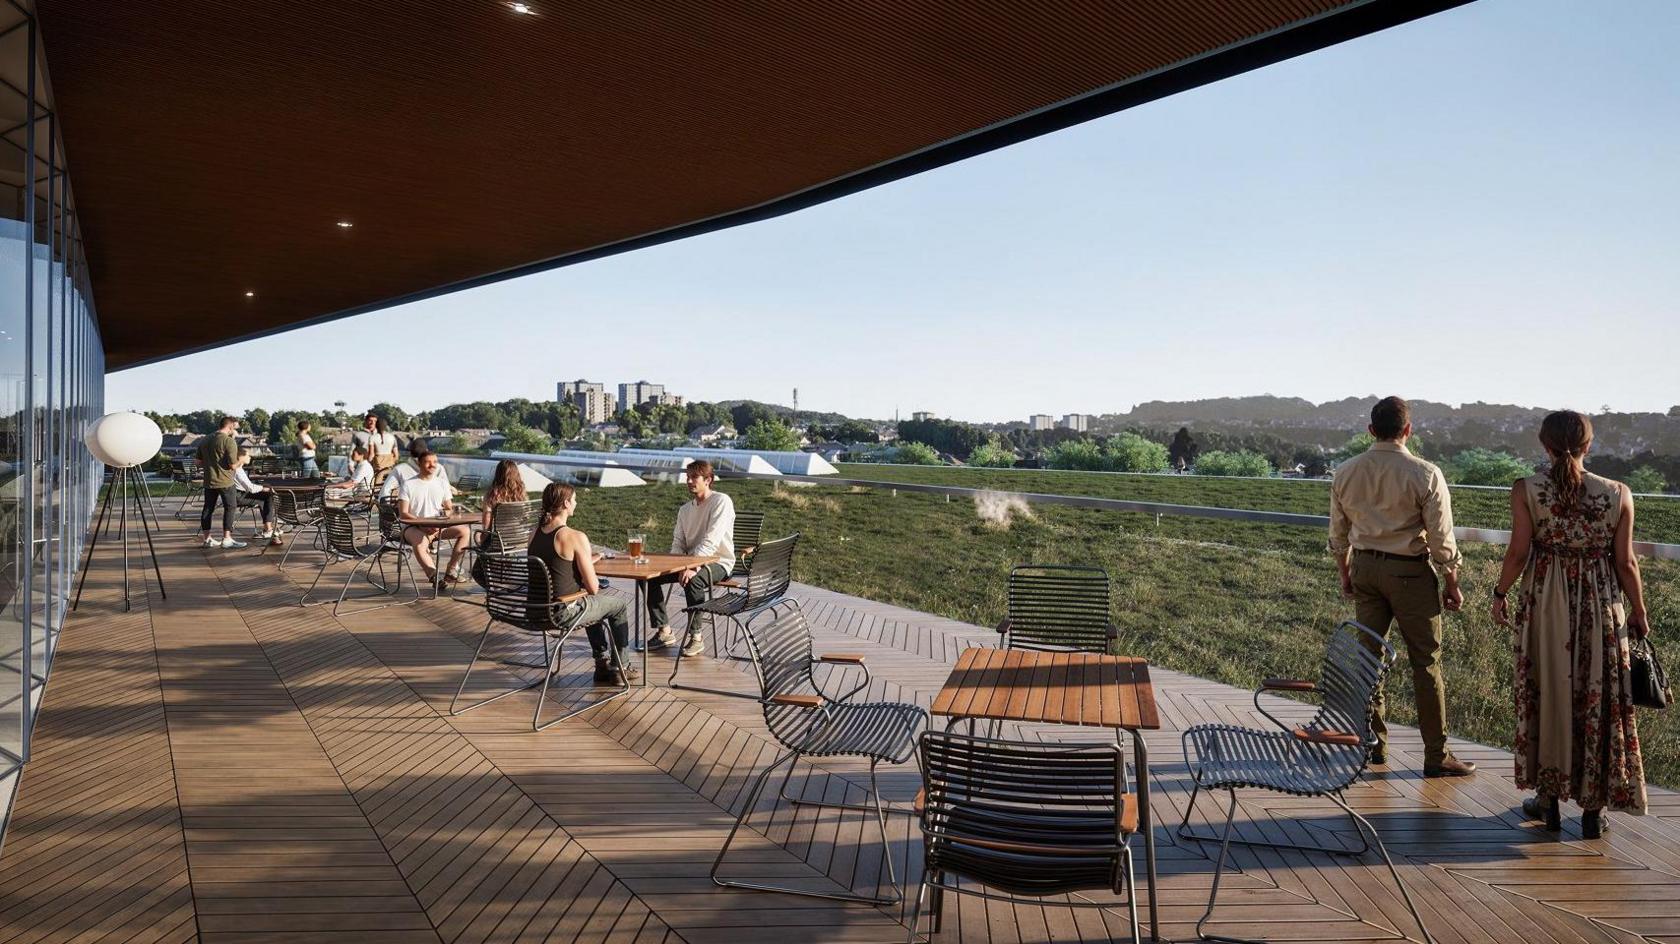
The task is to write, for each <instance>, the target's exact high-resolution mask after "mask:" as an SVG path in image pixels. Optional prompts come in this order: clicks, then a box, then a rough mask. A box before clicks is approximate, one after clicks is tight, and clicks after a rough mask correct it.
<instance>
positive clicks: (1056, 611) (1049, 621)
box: [998, 564, 1119, 655]
mask: <svg viewBox="0 0 1680 944" xmlns="http://www.w3.org/2000/svg"><path fill="white" fill-rule="evenodd" d="M998 632H999V633H1000V634H1002V637H1003V639H1002V644H1003V648H1005V649H1038V650H1062V649H1073V650H1078V651H1081V652H1094V653H1097V654H1099V655H1106V654H1107V653H1108V652H1109V649H1110V647H1111V644H1112V643H1113V642H1114V640H1115V638H1116V637H1117V636H1118V635H1119V633H1118V630H1116V629H1115V627H1114V622H1113V620H1111V619H1110V617H1109V580H1108V573H1107V572H1106V571H1104V570H1103V569H1101V568H1100V567H1074V566H1070V565H1065V564H1019V565H1017V566H1015V567H1014V568H1012V569H1011V570H1010V571H1009V615H1008V616H1007V617H1005V618H1004V620H1003V622H1001V623H999V624H998Z"/></svg>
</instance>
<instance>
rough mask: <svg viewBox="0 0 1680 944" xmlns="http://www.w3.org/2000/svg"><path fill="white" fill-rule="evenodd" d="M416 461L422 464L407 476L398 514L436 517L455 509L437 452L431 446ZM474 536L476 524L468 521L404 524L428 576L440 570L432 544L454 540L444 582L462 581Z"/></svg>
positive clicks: (400, 494) (427, 577) (415, 555)
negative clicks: (445, 523) (463, 522)
mask: <svg viewBox="0 0 1680 944" xmlns="http://www.w3.org/2000/svg"><path fill="white" fill-rule="evenodd" d="M415 462H416V463H417V464H418V466H419V468H418V469H417V470H416V471H415V474H414V475H412V476H409V477H408V478H406V479H404V480H403V483H402V491H400V492H399V493H398V495H397V514H399V515H401V516H402V517H404V518H435V517H438V516H440V515H446V514H448V513H449V512H451V511H452V510H454V501H453V496H452V494H451V492H450V488H449V480H448V479H447V478H445V477H444V475H443V469H441V468H439V467H438V458H437V456H435V455H432V453H431V451H430V450H428V451H427V452H426V453H425V454H424V455H422V456H420V457H419V458H418V459H416V460H415ZM471 538H472V527H471V526H469V525H464V524H457V525H447V526H445V525H432V524H428V525H418V524H411V525H409V526H407V527H405V528H403V540H404V541H407V542H408V543H409V544H410V545H411V546H412V547H413V548H414V558H415V560H418V561H419V562H420V569H421V571H423V572H424V573H425V574H426V579H427V580H431V581H436V580H437V574H438V567H437V559H436V558H435V557H433V555H432V547H433V546H434V545H435V544H437V543H438V542H439V541H452V542H454V546H453V547H451V548H450V550H449V569H448V572H447V575H446V576H445V577H444V582H445V583H450V584H454V583H459V582H460V581H461V556H462V555H463V554H465V553H466V550H467V544H468V542H469V541H470V540H471Z"/></svg>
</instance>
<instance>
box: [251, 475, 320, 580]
mask: <svg viewBox="0 0 1680 944" xmlns="http://www.w3.org/2000/svg"><path fill="white" fill-rule="evenodd" d="M274 495H275V505H274V520H275V522H276V523H277V524H279V525H280V526H281V527H282V528H283V529H284V530H286V531H288V532H290V533H291V535H292V538H291V540H289V541H287V542H286V552H285V553H284V554H281V555H280V563H279V564H278V565H277V566H278V567H280V568H281V569H282V570H284V569H285V567H286V560H287V559H288V558H290V557H291V556H292V550H293V549H294V548H296V547H297V545H298V540H299V538H301V537H302V536H303V535H304V533H305V532H308V533H309V546H310V547H312V548H314V549H315V550H318V551H324V550H326V546H327V541H326V532H325V530H324V528H323V526H322V513H323V512H324V511H325V510H326V502H325V499H324V496H323V495H322V493H321V492H303V493H299V492H298V491H297V490H295V489H290V488H282V489H277V490H276V491H275V493H274ZM273 546H274V544H272V543H271V544H265V545H263V549H262V554H267V553H268V549H269V548H271V547H273ZM259 556H261V555H259Z"/></svg>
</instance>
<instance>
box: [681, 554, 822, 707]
mask: <svg viewBox="0 0 1680 944" xmlns="http://www.w3.org/2000/svg"><path fill="white" fill-rule="evenodd" d="M798 545H799V532H797V531H795V532H794V533H792V534H790V535H788V536H787V537H785V538H777V539H776V540H774V541H765V542H764V543H763V544H760V545H759V546H758V549H757V551H756V552H755V553H754V554H753V555H752V559H751V560H749V561H748V563H747V575H746V576H745V577H742V578H741V580H740V583H739V584H738V585H737V586H738V587H739V589H737V590H736V591H735V592H733V593H726V594H724V595H722V596H713V597H711V598H710V599H707V600H706V601H704V602H702V603H698V604H695V605H694V606H690V607H686V608H684V609H683V612H684V613H685V614H687V616H688V621H689V622H688V625H689V630H690V631H691V632H693V631H696V630H695V629H694V627H695V626H696V625H697V623H696V621H697V620H701V619H703V620H704V623H701V624H699V625H702V626H710V627H712V651H713V652H719V651H720V650H719V648H718V646H717V618H718V617H720V616H721V617H723V618H725V619H727V620H729V623H730V625H731V626H732V627H733V629H734V632H735V635H736V636H739V634H740V633H741V632H743V631H744V630H745V628H746V626H747V625H748V624H749V623H751V622H752V621H753V619H754V618H756V617H757V616H758V615H759V614H760V613H764V612H766V611H768V610H770V609H772V608H773V607H775V606H776V605H777V604H778V603H780V602H781V601H782V598H783V597H784V596H785V595H786V594H787V590H788V586H789V585H790V584H792V583H793V551H794V548H796V547H797V546H798ZM699 631H700V632H704V630H703V629H702V630H699ZM732 643H733V640H732V641H731V644H732ZM729 648H730V647H729V646H727V645H726V646H725V647H724V648H723V650H721V651H724V652H727V651H728V649H729ZM684 658H688V657H685V656H683V654H682V650H681V649H678V650H677V658H676V660H675V661H674V662H673V664H672V666H671V677H670V678H669V679H667V680H666V684H667V685H669V686H670V687H672V688H684V689H688V690H689V691H695V692H710V693H711V694H713V695H727V696H729V697H731V698H756V697H757V696H755V695H749V694H747V693H745V692H732V691H729V690H728V689H723V688H702V687H701V686H698V685H681V684H678V683H677V673H678V672H681V671H682V664H683V659H684ZM745 658H746V657H742V660H743V661H745Z"/></svg>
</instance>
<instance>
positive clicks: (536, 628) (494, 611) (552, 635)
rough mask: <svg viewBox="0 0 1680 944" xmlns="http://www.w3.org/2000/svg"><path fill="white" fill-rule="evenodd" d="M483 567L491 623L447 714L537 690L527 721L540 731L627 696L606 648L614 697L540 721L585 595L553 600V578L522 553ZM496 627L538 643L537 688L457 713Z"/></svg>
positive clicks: (488, 559) (492, 557)
mask: <svg viewBox="0 0 1680 944" xmlns="http://www.w3.org/2000/svg"><path fill="white" fill-rule="evenodd" d="M483 561H484V573H485V584H486V586H485V589H484V604H483V605H484V609H485V610H486V612H488V614H489V617H490V618H489V620H488V621H487V622H486V623H485V624H484V632H483V634H482V635H480V636H479V637H478V647H477V648H476V649H474V650H473V656H472V659H471V660H470V661H469V662H467V670H466V671H465V672H463V673H462V674H461V684H460V685H459V686H457V687H456V689H455V697H454V698H451V699H450V700H449V713H450V714H452V715H459V714H465V713H466V712H469V711H472V710H473V709H474V708H482V707H483V706H485V705H488V704H490V703H491V702H493V701H499V700H500V699H503V698H506V697H507V696H509V695H514V694H518V693H519V692H528V691H530V690H531V689H533V688H537V689H540V691H539V692H538V694H537V708H536V711H535V712H533V713H532V715H531V730H533V731H542V730H544V729H546V728H549V727H551V726H553V725H556V724H559V723H560V722H562V721H564V720H566V719H567V718H571V717H574V716H576V715H578V714H581V713H583V712H585V711H588V710H589V709H591V708H598V707H600V706H601V705H604V704H606V703H607V702H609V701H612V700H613V699H614V698H618V697H620V696H622V695H627V694H629V692H630V682H629V680H628V679H627V678H626V677H625V675H624V671H623V669H624V667H623V666H622V665H618V659H619V653H618V648H617V647H616V646H612V647H609V648H611V649H612V659H613V662H614V664H615V665H617V667H618V669H619V673H618V674H619V686H618V691H615V692H613V693H612V694H610V695H608V696H607V697H605V698H601V699H597V700H595V701H591V702H588V703H586V704H584V705H581V706H579V707H576V708H573V709H571V710H570V711H566V712H564V713H562V714H560V715H558V716H556V717H554V718H550V719H549V720H547V721H543V720H542V712H543V705H544V703H545V702H546V701H547V700H548V689H549V686H550V684H551V683H552V682H553V681H554V674H555V672H556V670H557V669H558V668H559V666H560V653H561V650H562V649H563V648H564V647H565V644H566V640H567V639H570V638H571V636H572V634H573V633H574V632H576V631H577V630H578V629H580V628H581V627H582V626H583V625H584V624H583V623H582V622H581V621H580V617H582V615H583V612H584V601H585V599H586V598H587V597H588V596H589V593H588V591H585V590H580V591H578V592H577V593H573V594H569V595H567V596H565V597H556V596H555V595H554V575H553V574H552V573H551V572H550V571H549V569H548V566H547V565H546V564H544V563H543V561H542V559H541V558H538V557H533V556H530V555H527V554H523V553H520V554H512V553H508V554H487V555H485V556H484V558H483ZM474 605H475V606H476V605H477V604H474ZM498 623H500V624H502V625H504V626H511V627H513V628H514V629H517V630H520V631H521V632H525V633H530V634H532V635H535V636H538V637H540V638H541V639H542V644H543V665H541V666H538V668H541V669H542V670H543V673H542V677H541V678H539V679H537V680H536V681H535V682H531V683H529V684H526V685H521V686H518V687H517V688H512V689H509V690H507V691H504V692H501V693H500V694H497V695H492V696H491V697H489V698H485V699H481V700H479V701H476V702H474V703H472V704H470V705H466V706H464V707H460V708H457V707H456V705H457V703H459V702H460V700H461V695H462V693H464V692H465V691H466V690H467V680H468V679H470V678H471V677H472V670H473V665H474V664H476V663H477V662H478V660H479V659H480V658H481V657H482V656H483V654H484V644H485V642H486V641H488V640H489V638H490V630H491V629H493V628H495V626H496V624H498Z"/></svg>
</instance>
